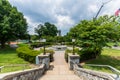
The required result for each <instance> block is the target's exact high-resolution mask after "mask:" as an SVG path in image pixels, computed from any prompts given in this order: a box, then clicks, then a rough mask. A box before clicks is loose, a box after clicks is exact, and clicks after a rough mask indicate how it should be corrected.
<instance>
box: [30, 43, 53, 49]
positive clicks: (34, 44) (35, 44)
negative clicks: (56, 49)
mask: <svg viewBox="0 0 120 80" xmlns="http://www.w3.org/2000/svg"><path fill="white" fill-rule="evenodd" d="M45 45H47V46H48V45H52V43H51V42H45ZM42 46H44V43H43V42H34V43H32V44H31V47H32V48H38V47H42Z"/></svg>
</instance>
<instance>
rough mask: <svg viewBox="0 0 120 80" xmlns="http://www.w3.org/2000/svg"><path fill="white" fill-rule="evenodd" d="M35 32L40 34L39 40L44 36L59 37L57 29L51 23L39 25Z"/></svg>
mask: <svg viewBox="0 0 120 80" xmlns="http://www.w3.org/2000/svg"><path fill="white" fill-rule="evenodd" d="M35 32H36V33H37V34H38V36H39V38H42V37H43V36H52V37H54V36H56V35H57V32H58V30H57V27H56V26H55V25H54V24H51V23H49V22H46V23H44V25H42V24H39V25H38V27H37V28H35Z"/></svg>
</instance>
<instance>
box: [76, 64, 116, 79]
mask: <svg viewBox="0 0 120 80" xmlns="http://www.w3.org/2000/svg"><path fill="white" fill-rule="evenodd" d="M74 72H75V74H76V75H78V76H79V77H82V78H83V80H115V79H114V76H113V75H112V74H107V73H104V72H98V71H93V70H88V69H83V68H79V67H78V66H77V65H74Z"/></svg>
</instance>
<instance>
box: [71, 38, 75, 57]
mask: <svg viewBox="0 0 120 80" xmlns="http://www.w3.org/2000/svg"><path fill="white" fill-rule="evenodd" d="M72 42H73V55H75V51H74V47H75V44H74V43H75V39H72Z"/></svg>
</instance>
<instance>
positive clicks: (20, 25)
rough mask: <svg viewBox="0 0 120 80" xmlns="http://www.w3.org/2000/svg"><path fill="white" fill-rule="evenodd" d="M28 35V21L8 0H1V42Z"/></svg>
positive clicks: (3, 43)
mask: <svg viewBox="0 0 120 80" xmlns="http://www.w3.org/2000/svg"><path fill="white" fill-rule="evenodd" d="M26 35H27V22H26V20H25V18H24V16H23V14H22V13H20V12H19V11H18V10H17V8H16V7H13V6H11V5H10V3H9V2H8V0H1V4H0V43H1V47H2V48H4V47H5V43H6V42H7V41H10V40H15V39H18V38H23V37H24V36H26Z"/></svg>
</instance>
